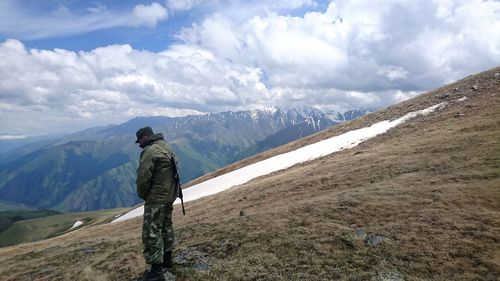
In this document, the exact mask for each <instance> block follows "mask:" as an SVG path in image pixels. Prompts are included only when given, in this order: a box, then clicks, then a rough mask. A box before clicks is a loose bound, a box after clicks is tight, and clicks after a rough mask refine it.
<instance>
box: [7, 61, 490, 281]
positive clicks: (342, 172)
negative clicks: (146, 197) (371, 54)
mask: <svg viewBox="0 0 500 281" xmlns="http://www.w3.org/2000/svg"><path fill="white" fill-rule="evenodd" d="M499 72H500V68H496V69H493V70H490V71H487V72H484V73H481V74H479V75H477V76H473V77H468V78H466V79H464V80H462V81H459V82H457V83H454V84H451V85H448V86H445V87H442V88H440V89H437V90H435V91H431V92H429V93H426V94H423V95H420V96H418V97H417V98H415V99H412V100H408V101H406V102H403V103H401V104H398V105H394V106H391V107H389V108H387V109H385V110H382V111H379V112H376V113H373V114H370V115H367V116H365V117H363V118H360V119H357V120H355V121H353V122H349V123H345V124H342V125H339V126H336V127H334V128H332V129H329V130H327V131H325V132H322V133H320V134H316V135H313V136H311V137H309V138H307V139H305V140H300V141H297V142H294V143H291V144H289V145H286V146H283V147H280V148H278V149H274V150H271V151H268V152H266V153H264V154H261V155H258V156H256V157H253V158H250V159H246V160H244V161H243V162H240V163H237V164H234V165H231V166H229V167H226V168H225V169H223V170H222V171H218V172H215V173H212V174H211V175H207V176H206V177H205V178H209V177H213V176H215V175H217V174H220V173H223V172H227V171H228V170H231V169H234V168H235V167H238V166H242V165H246V164H248V163H252V162H255V161H257V160H259V159H264V158H267V157H270V156H272V155H275V154H277V153H283V152H286V151H290V150H293V149H295V148H298V147H301V146H303V145H305V144H308V143H313V142H316V141H318V140H321V139H324V138H327V137H330V136H335V135H340V134H342V133H345V132H347V131H350V130H353V129H357V128H362V127H366V126H369V125H371V124H374V123H376V122H379V121H382V120H387V119H391V120H393V119H396V118H398V117H401V116H403V115H404V114H406V113H408V112H412V111H416V110H420V109H424V108H427V107H429V106H431V105H434V104H437V103H441V102H447V104H446V106H445V107H444V108H442V109H440V110H438V111H436V112H434V113H432V114H430V115H427V116H420V117H417V118H415V119H412V120H410V121H408V122H406V123H404V124H402V125H400V126H398V127H396V128H393V129H391V130H390V131H389V132H387V133H385V134H383V135H379V136H377V137H375V138H373V139H370V140H368V141H366V142H364V143H362V144H360V145H359V146H357V147H355V148H353V149H348V150H344V151H341V152H338V153H334V154H332V155H329V156H326V157H323V158H320V159H317V160H314V161H310V162H307V163H302V164H299V165H296V166H294V167H292V168H290V169H287V170H283V171H280V172H276V173H273V174H271V175H268V176H263V177H259V178H257V179H254V180H252V181H250V182H249V183H247V184H244V185H241V186H239V187H237V188H233V189H230V190H228V191H226V192H223V193H220V194H218V195H216V196H211V197H206V198H202V199H200V200H197V201H194V202H190V203H188V204H186V211H187V216H182V215H181V212H180V209H179V207H178V206H176V208H175V210H174V226H175V228H176V230H177V238H178V239H177V245H176V250H175V252H174V255H175V260H176V261H177V264H176V265H175V267H174V269H173V273H174V274H175V275H176V277H177V280H499V279H500V246H499V240H498V239H499V237H500V188H499V187H500V143H499V142H500V78H498V77H497V76H498V75H495V73H499ZM140 229H141V218H136V219H132V220H128V221H125V222H121V223H116V224H111V225H97V226H94V227H89V228H86V229H82V230H80V231H76V232H74V233H71V235H64V236H62V237H58V238H54V239H50V240H46V241H40V242H36V243H32V244H27V245H19V246H15V247H7V248H3V249H0V263H1V264H2V267H0V276H3V277H4V279H5V280H31V279H33V278H36V279H37V280H131V279H132V278H135V277H138V276H140V275H141V274H142V272H143V270H144V269H145V264H144V262H143V259H142V256H141V253H142V248H141V241H140ZM207 269H208V270H207Z"/></svg>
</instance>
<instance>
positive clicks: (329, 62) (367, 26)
mask: <svg viewBox="0 0 500 281" xmlns="http://www.w3.org/2000/svg"><path fill="white" fill-rule="evenodd" d="M498 11H499V3H498V2H494V1H481V0H476V1H406V2H404V3H402V2H400V1H385V0H384V1H361V0H358V1H335V2H332V3H330V4H329V6H328V8H327V10H326V11H324V12H310V13H306V14H305V15H304V16H303V17H294V16H288V15H280V14H277V13H269V14H267V15H265V16H255V17H253V18H250V19H248V20H246V21H244V22H242V23H238V22H236V21H234V20H232V17H231V16H230V15H225V14H217V15H214V16H212V17H209V18H207V19H205V20H204V21H203V22H201V23H200V24H196V25H193V26H192V27H191V28H188V29H185V30H183V31H182V32H181V33H180V34H179V38H181V39H182V40H184V41H185V42H188V43H195V44H199V45H201V46H203V47H205V48H207V49H209V50H212V51H213V52H214V53H216V54H217V55H218V56H220V57H224V58H227V59H231V60H233V61H237V62H240V63H244V64H252V65H257V66H258V67H260V68H261V69H262V70H263V71H264V72H265V73H266V74H267V75H268V77H269V83H270V85H272V86H273V87H292V88H296V89H301V88H335V89H341V90H345V91H360V92H369V91H387V90H391V89H401V90H404V91H415V90H417V91H422V90H426V89H429V88H432V87H436V86H438V85H440V84H442V83H443V82H447V81H450V80H454V79H457V78H460V77H461V76H464V75H466V74H470V73H473V72H477V71H480V70H484V69H486V68H488V67H491V66H493V65H495V64H498V63H499V62H500V59H499V58H500V31H499V30H500V29H499V27H500V20H499V19H498V16H497V13H498ZM492 60H493V61H492Z"/></svg>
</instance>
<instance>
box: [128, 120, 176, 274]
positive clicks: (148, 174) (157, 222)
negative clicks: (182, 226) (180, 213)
mask: <svg viewBox="0 0 500 281" xmlns="http://www.w3.org/2000/svg"><path fill="white" fill-rule="evenodd" d="M136 136H137V140H136V143H139V145H140V147H141V148H142V149H143V150H142V153H141V158H140V162H139V168H138V169H137V194H138V195H139V197H140V198H142V199H144V201H145V203H144V222H143V225H142V243H143V246H144V259H145V260H146V263H147V264H150V265H151V270H150V271H149V272H148V273H147V275H146V277H145V280H148V281H150V280H165V278H164V277H163V272H162V271H163V270H162V268H165V269H169V268H171V267H172V250H173V246H174V230H173V228H172V205H173V203H174V201H175V199H176V197H177V195H178V192H179V188H180V186H179V184H178V181H177V180H176V178H175V177H178V175H177V168H176V165H177V161H176V159H175V155H174V153H173V151H172V149H171V148H170V147H169V146H168V144H167V143H166V142H165V141H164V139H163V135H162V134H154V133H153V130H152V129H151V127H144V128H141V129H139V130H138V131H137V132H136Z"/></svg>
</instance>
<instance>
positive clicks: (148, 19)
mask: <svg viewBox="0 0 500 281" xmlns="http://www.w3.org/2000/svg"><path fill="white" fill-rule="evenodd" d="M133 15H134V19H135V24H136V25H143V24H145V25H147V26H150V27H155V26H156V24H158V22H160V21H163V20H166V19H167V18H168V13H167V9H165V7H163V6H162V5H160V4H158V3H156V2H155V3H152V4H151V5H149V6H147V5H137V6H135V7H134V11H133Z"/></svg>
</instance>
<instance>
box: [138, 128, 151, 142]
mask: <svg viewBox="0 0 500 281" xmlns="http://www.w3.org/2000/svg"><path fill="white" fill-rule="evenodd" d="M151 135H153V129H151V127H144V128H140V129H139V130H137V132H136V133H135V136H136V137H137V140H136V141H135V143H139V139H140V138H142V137H143V136H151Z"/></svg>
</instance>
